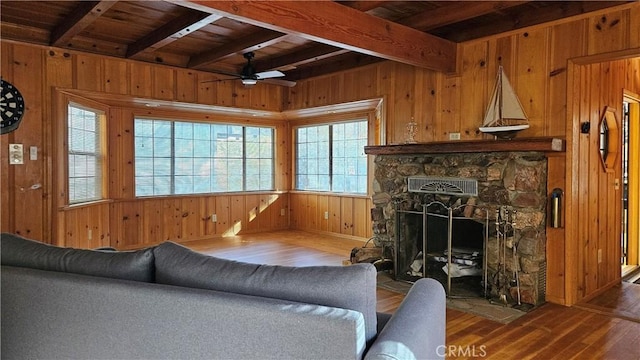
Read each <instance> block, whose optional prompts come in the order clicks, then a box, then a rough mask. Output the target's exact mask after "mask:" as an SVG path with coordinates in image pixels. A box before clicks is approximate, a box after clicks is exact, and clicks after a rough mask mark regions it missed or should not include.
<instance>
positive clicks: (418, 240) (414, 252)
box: [395, 205, 487, 297]
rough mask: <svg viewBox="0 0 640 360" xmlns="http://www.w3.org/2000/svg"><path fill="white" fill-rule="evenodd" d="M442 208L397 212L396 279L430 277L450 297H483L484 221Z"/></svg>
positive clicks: (413, 279)
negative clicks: (435, 210)
mask: <svg viewBox="0 0 640 360" xmlns="http://www.w3.org/2000/svg"><path fill="white" fill-rule="evenodd" d="M441 210H443V211H441V212H440V213H438V212H431V211H430V209H429V206H428V205H426V206H424V211H422V212H418V211H403V210H399V211H397V214H396V215H397V216H398V222H397V224H399V228H398V234H397V235H398V236H397V237H396V239H397V244H396V259H395V277H396V280H403V281H410V282H414V281H416V280H417V279H419V278H422V277H430V278H434V279H436V280H438V281H440V282H441V283H442V284H443V286H444V287H445V289H447V293H448V295H449V297H486V294H487V288H486V286H485V283H486V282H485V280H484V279H485V278H486V262H485V257H484V254H485V252H486V240H485V239H486V236H487V231H486V230H487V229H486V227H487V224H486V223H482V222H480V221H478V220H477V219H472V218H467V217H465V216H463V215H461V216H453V213H452V212H451V213H448V212H447V211H445V208H444V207H443V209H441ZM450 210H451V209H450Z"/></svg>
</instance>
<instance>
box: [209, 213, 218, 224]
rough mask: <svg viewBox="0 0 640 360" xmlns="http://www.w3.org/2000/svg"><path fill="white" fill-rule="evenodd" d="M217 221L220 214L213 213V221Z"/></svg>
mask: <svg viewBox="0 0 640 360" xmlns="http://www.w3.org/2000/svg"><path fill="white" fill-rule="evenodd" d="M216 221H218V215H216V214H211V222H216Z"/></svg>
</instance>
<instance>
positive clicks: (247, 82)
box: [242, 78, 258, 86]
mask: <svg viewBox="0 0 640 360" xmlns="http://www.w3.org/2000/svg"><path fill="white" fill-rule="evenodd" d="M256 83H258V79H249V78H248V79H242V84H243V85H249V86H250V85H255V84H256Z"/></svg>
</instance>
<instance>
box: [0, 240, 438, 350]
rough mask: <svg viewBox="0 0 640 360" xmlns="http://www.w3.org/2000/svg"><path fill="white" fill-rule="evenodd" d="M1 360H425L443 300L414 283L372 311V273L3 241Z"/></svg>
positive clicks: (164, 249) (362, 268)
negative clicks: (391, 307) (386, 308)
mask: <svg viewBox="0 0 640 360" xmlns="http://www.w3.org/2000/svg"><path fill="white" fill-rule="evenodd" d="M0 244H1V249H0V251H1V258H2V272H1V275H0V276H1V278H2V289H1V290H2V292H1V302H2V303H1V309H2V320H1V331H2V333H1V336H2V339H1V340H2V345H1V350H2V358H6V359H42V358H46V359H54V358H65V359H136V358H139V359H201V358H202V359H362V358H364V359H432V358H439V357H442V356H441V355H443V354H444V352H445V351H444V342H445V293H444V289H443V288H442V286H441V285H440V283H438V282H437V281H434V280H431V279H421V280H419V281H417V282H416V283H415V284H414V285H413V287H412V289H411V291H410V292H409V293H408V294H407V296H406V298H405V299H404V301H403V302H402V304H401V306H400V307H399V308H398V309H397V311H396V312H395V313H394V314H393V315H387V314H380V313H377V312H376V270H375V268H374V266H373V265H371V264H356V265H352V266H344V267H340V266H313V267H286V266H269V265H257V264H248V263H242V262H237V261H231V260H225V259H220V258H216V257H211V256H206V255H203V254H200V253H197V252H194V251H192V250H190V249H188V248H186V247H184V246H182V245H178V244H176V243H172V242H165V243H162V244H160V245H158V246H155V247H152V248H147V249H142V250H137V251H128V252H124V251H122V252H121V251H108V250H82V249H71V248H62V247H55V246H50V245H46V244H42V243H40V242H37V241H32V240H29V239H24V238H22V237H19V236H16V235H13V234H7V233H3V234H2V235H1V236H0Z"/></svg>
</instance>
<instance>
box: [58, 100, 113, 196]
mask: <svg viewBox="0 0 640 360" xmlns="http://www.w3.org/2000/svg"><path fill="white" fill-rule="evenodd" d="M63 104H64V110H63V114H64V116H63V117H62V120H63V121H64V127H63V129H64V131H62V133H63V134H61V135H62V136H64V139H63V141H62V144H63V146H62V150H63V156H62V166H63V169H64V171H63V172H62V176H63V179H64V180H63V181H61V183H62V187H63V189H64V191H63V194H64V203H65V205H66V206H83V205H86V204H91V203H95V202H100V201H105V200H108V199H109V186H108V184H109V170H108V169H109V156H108V154H109V152H108V136H109V134H108V133H107V122H108V119H109V107H108V106H105V105H102V104H100V103H97V102H94V101H90V100H87V99H83V98H77V97H73V96H66V97H65V99H64V101H63ZM72 106H73V107H76V108H79V109H83V110H86V111H91V112H95V113H96V114H97V115H98V118H99V119H98V124H97V126H96V132H97V134H98V137H99V138H98V141H97V148H96V150H97V152H98V158H99V159H98V160H97V162H98V164H99V165H98V166H97V168H98V172H99V173H100V176H99V178H98V180H97V184H96V190H97V191H98V192H99V196H98V197H96V198H86V199H81V200H72V199H71V181H70V172H69V166H70V155H71V150H70V144H69V132H70V126H69V116H70V112H69V108H70V107H72Z"/></svg>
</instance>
